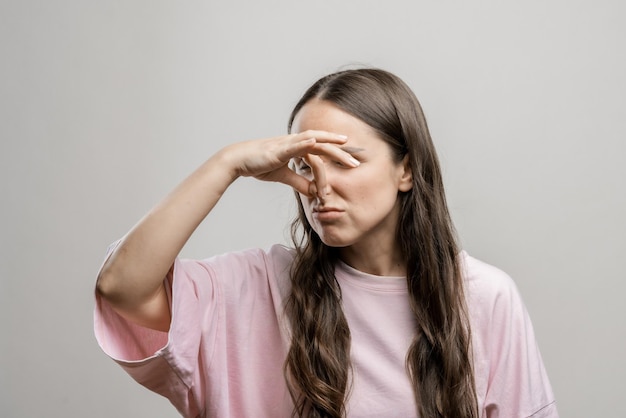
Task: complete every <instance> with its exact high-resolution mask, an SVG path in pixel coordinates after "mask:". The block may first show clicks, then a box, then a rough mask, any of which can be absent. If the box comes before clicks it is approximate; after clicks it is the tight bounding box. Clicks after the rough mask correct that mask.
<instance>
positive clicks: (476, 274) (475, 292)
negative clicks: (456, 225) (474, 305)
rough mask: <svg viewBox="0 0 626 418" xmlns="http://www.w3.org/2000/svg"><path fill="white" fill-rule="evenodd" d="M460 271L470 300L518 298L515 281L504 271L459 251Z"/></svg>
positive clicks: (482, 301)
mask: <svg viewBox="0 0 626 418" xmlns="http://www.w3.org/2000/svg"><path fill="white" fill-rule="evenodd" d="M460 261H461V263H460V264H461V271H462V274H463V278H464V282H465V292H466V293H467V295H466V296H467V297H468V299H469V300H470V302H481V303H482V304H484V303H485V302H491V303H495V302H496V301H497V300H499V299H503V298H504V299H510V298H518V297H519V292H518V290H517V286H516V285H515V282H514V281H513V279H512V278H511V276H509V275H508V274H507V273H506V272H504V271H502V270H501V269H499V268H498V267H495V266H493V265H491V264H488V263H486V262H484V261H481V260H478V259H476V258H474V257H472V256H470V255H469V254H468V253H467V252H465V251H463V252H461V256H460Z"/></svg>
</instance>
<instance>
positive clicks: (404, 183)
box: [398, 154, 413, 192]
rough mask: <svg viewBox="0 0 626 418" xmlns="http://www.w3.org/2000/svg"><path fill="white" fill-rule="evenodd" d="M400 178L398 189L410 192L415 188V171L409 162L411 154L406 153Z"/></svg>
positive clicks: (400, 168) (401, 166)
mask: <svg viewBox="0 0 626 418" xmlns="http://www.w3.org/2000/svg"><path fill="white" fill-rule="evenodd" d="M399 170H400V178H399V181H398V190H400V191H401V192H408V191H409V190H411V189H412V188H413V172H412V171H411V166H410V164H409V155H408V154H407V155H405V156H404V158H403V159H402V163H401V165H400V167H399Z"/></svg>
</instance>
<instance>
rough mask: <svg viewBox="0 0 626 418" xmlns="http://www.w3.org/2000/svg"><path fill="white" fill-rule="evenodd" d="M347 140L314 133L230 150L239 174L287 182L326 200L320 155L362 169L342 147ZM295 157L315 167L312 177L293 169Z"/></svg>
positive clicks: (243, 144) (304, 192)
mask: <svg viewBox="0 0 626 418" xmlns="http://www.w3.org/2000/svg"><path fill="white" fill-rule="evenodd" d="M346 139H347V138H346V137H345V136H344V135H339V134H335V133H331V132H325V131H313V130H310V131H304V132H300V133H298V134H291V135H284V136H279V137H275V138H268V139H260V140H254V141H247V142H241V143H238V144H234V145H231V146H230V147H228V148H227V150H228V151H229V153H230V155H231V158H234V164H235V170H236V173H237V175H239V176H248V177H255V178H257V179H259V180H264V181H276V182H280V183H284V184H287V185H289V186H291V187H293V188H294V189H295V190H297V191H298V192H300V193H302V194H305V195H307V196H312V195H317V196H318V197H320V198H321V199H323V196H324V192H323V191H324V189H325V187H326V174H325V169H324V164H323V163H322V161H321V160H320V156H325V157H326V158H328V159H330V160H333V161H339V162H341V163H343V164H345V165H346V166H348V167H356V166H358V162H357V161H356V160H354V158H353V157H352V156H351V155H350V154H349V153H347V152H345V151H343V150H342V149H341V148H339V145H341V144H344V143H345V142H346ZM292 158H303V159H304V160H305V161H306V162H307V163H308V165H309V166H310V167H311V172H312V176H308V177H304V176H301V175H299V174H297V173H296V172H294V171H293V170H292V169H291V168H289V161H291V159H292Z"/></svg>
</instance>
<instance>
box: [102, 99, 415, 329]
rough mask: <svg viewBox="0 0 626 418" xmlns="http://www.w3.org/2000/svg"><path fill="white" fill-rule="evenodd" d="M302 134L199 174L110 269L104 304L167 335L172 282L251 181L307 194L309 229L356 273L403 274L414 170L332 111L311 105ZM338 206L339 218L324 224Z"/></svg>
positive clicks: (244, 150) (156, 212) (224, 159)
mask: <svg viewBox="0 0 626 418" xmlns="http://www.w3.org/2000/svg"><path fill="white" fill-rule="evenodd" d="M294 127H295V129H296V131H297V133H295V134H290V135H283V136H278V137H273V138H267V139H259V140H253V141H247V142H240V143H236V144H232V145H229V146H227V147H225V148H223V149H222V150H220V151H218V152H217V153H216V154H215V155H213V156H212V157H210V158H209V159H208V160H207V161H206V162H205V163H204V164H202V165H201V166H200V167H199V168H198V169H196V170H195V171H194V172H193V173H192V174H191V175H190V176H189V177H187V178H186V179H185V180H184V181H183V182H182V183H181V184H180V185H178V186H177V187H176V188H175V189H174V190H173V191H172V192H171V193H170V194H169V195H168V196H166V197H165V198H164V199H163V200H162V201H161V202H160V203H159V204H157V205H156V206H155V207H154V208H153V209H152V210H150V212H148V213H147V214H146V215H145V216H144V217H143V218H142V219H141V220H140V221H139V222H138V223H137V224H136V225H135V226H134V227H133V228H132V229H131V230H130V231H129V232H128V233H127V234H126V235H125V236H124V238H123V239H122V240H121V241H120V243H119V245H118V246H117V248H116V249H115V250H114V251H113V252H112V253H111V255H110V257H109V258H108V259H107V260H106V261H105V263H104V265H103V268H102V269H101V271H100V274H99V275H98V281H97V286H96V288H97V291H98V293H99V294H100V295H101V297H102V298H103V299H104V300H106V301H107V302H108V303H109V304H110V305H111V306H112V307H113V308H114V309H115V310H116V312H118V313H119V314H120V315H122V316H124V317H125V318H127V319H128V320H130V321H132V322H135V323H137V324H139V325H142V326H145V327H148V328H153V329H157V330H161V331H168V330H169V324H170V320H171V314H170V310H169V303H168V298H167V294H166V291H165V285H164V280H165V278H166V277H167V275H168V272H169V270H170V268H171V266H172V264H173V263H174V260H175V258H176V257H177V255H178V254H179V253H180V251H181V249H182V248H183V246H184V245H185V243H186V242H187V240H188V239H189V237H190V236H191V234H192V233H193V231H194V230H195V229H196V228H197V227H198V225H199V224H200V222H202V220H203V219H204V218H205V217H206V216H207V215H208V214H209V213H210V212H211V210H212V209H213V207H214V206H215V205H216V204H217V202H218V201H219V199H220V198H221V197H222V195H223V194H224V192H225V191H226V189H227V188H228V187H229V186H230V185H231V184H232V183H233V182H234V181H236V180H237V179H238V178H239V177H242V176H246V177H255V178H257V179H259V180H263V181H274V182H280V183H283V184H286V185H288V186H290V187H292V188H294V189H295V190H296V191H298V192H299V193H300V198H301V199H302V202H303V204H304V205H305V207H306V208H307V213H308V216H309V221H311V223H312V224H313V225H314V227H315V228H316V231H317V232H318V233H319V234H320V236H321V237H323V239H324V240H325V242H327V243H328V244H329V245H334V246H338V247H341V248H342V250H341V256H342V258H343V259H344V260H345V261H346V262H347V263H348V264H350V265H352V266H354V267H356V268H358V269H360V270H362V271H365V272H371V273H373V274H380V275H401V274H403V269H402V268H401V265H402V264H403V263H402V260H397V259H396V256H395V255H396V254H398V251H397V245H396V243H395V240H394V238H393V236H392V235H393V234H392V232H391V231H395V223H396V222H397V205H396V203H395V201H396V196H397V192H398V191H399V190H404V189H406V190H408V188H410V172H409V171H408V170H407V169H406V168H405V165H406V164H405V163H404V162H403V163H401V164H394V163H393V161H392V159H391V157H390V154H389V149H388V148H387V149H386V147H387V145H386V144H385V143H384V142H383V141H382V140H380V139H379V138H378V137H377V136H376V135H375V133H374V132H373V131H372V130H371V129H370V128H369V127H368V126H367V125H365V124H364V123H363V122H361V121H359V120H358V119H356V118H354V117H352V116H350V115H348V114H346V113H345V112H342V111H340V110H339V109H337V108H335V107H334V106H333V105H331V104H329V103H326V102H319V101H312V102H310V103H309V104H307V105H305V107H304V108H303V109H302V110H301V111H300V112H299V114H298V115H297V118H296V124H295V125H294ZM342 147H344V149H342ZM357 149H358V150H357ZM357 160H358V161H357ZM301 161H306V162H308V163H309V164H310V167H311V169H310V170H309V171H308V172H305V171H302V170H298V169H297V170H295V171H294V170H292V169H291V168H290V167H289V164H290V163H292V164H293V162H298V163H300V162H301ZM356 167H358V169H357V168H356ZM301 168H302V167H301ZM348 173H350V174H348ZM407 182H408V184H409V185H407ZM324 205H326V206H324ZM333 207H334V208H335V209H339V210H338V211H335V212H336V213H335V214H331V213H330V212H328V213H326V214H324V215H320V214H317V215H316V212H315V211H316V210H317V209H324V208H333ZM333 217H334V218H335V219H328V218H333Z"/></svg>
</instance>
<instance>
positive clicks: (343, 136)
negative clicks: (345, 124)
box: [337, 135, 348, 139]
mask: <svg viewBox="0 0 626 418" xmlns="http://www.w3.org/2000/svg"><path fill="white" fill-rule="evenodd" d="M337 136H338V137H339V139H348V135H337Z"/></svg>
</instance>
